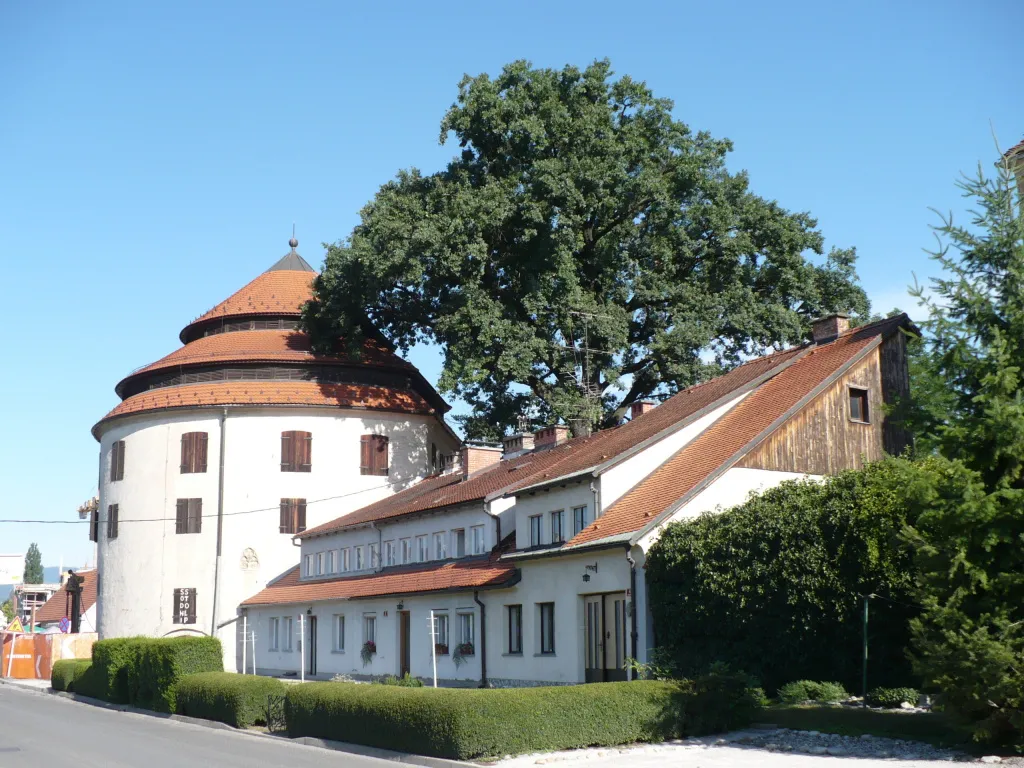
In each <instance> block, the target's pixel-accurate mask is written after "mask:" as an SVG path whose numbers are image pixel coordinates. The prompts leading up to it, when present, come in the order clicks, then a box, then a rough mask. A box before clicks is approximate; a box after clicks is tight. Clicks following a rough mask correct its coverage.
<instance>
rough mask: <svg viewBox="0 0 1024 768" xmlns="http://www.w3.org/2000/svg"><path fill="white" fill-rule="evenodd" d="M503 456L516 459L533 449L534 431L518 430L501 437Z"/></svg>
mask: <svg viewBox="0 0 1024 768" xmlns="http://www.w3.org/2000/svg"><path fill="white" fill-rule="evenodd" d="M501 448H502V451H501V458H503V459H514V458H515V457H516V456H522V455H523V454H524V453H529V452H530V451H532V450H533V433H532V432H516V434H514V435H508V436H507V437H503V438H502V439H501Z"/></svg>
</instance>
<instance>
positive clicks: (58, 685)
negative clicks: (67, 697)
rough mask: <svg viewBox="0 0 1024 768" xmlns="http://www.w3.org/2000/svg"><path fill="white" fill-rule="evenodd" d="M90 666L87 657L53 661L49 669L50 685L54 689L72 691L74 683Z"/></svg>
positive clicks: (90, 663)
mask: <svg viewBox="0 0 1024 768" xmlns="http://www.w3.org/2000/svg"><path fill="white" fill-rule="evenodd" d="M91 666H92V662H91V661H89V660H88V659H62V660H60V661H57V662H54V664H53V669H52V670H51V671H50V685H51V686H52V687H53V690H55V691H74V690H76V687H75V684H76V682H77V681H78V680H80V679H81V677H82V675H83V674H84V673H85V672H86V671H87V670H88V669H89V667H91Z"/></svg>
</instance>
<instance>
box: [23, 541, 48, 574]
mask: <svg viewBox="0 0 1024 768" xmlns="http://www.w3.org/2000/svg"><path fill="white" fill-rule="evenodd" d="M21 580H22V581H23V582H25V583H26V584H42V583H43V580H44V575H43V556H42V554H41V553H40V552H39V546H38V545H37V544H36V543H35V542H34V541H33V542H32V543H31V544H29V545H28V552H26V553H25V571H24V573H23V574H22V579H21Z"/></svg>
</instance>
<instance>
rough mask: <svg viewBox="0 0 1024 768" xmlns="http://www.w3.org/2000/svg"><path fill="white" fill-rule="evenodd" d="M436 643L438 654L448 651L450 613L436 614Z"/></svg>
mask: <svg viewBox="0 0 1024 768" xmlns="http://www.w3.org/2000/svg"><path fill="white" fill-rule="evenodd" d="M434 645H435V648H436V653H437V655H438V656H445V655H447V653H448V614H447V613H435V614H434Z"/></svg>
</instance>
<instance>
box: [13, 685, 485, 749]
mask: <svg viewBox="0 0 1024 768" xmlns="http://www.w3.org/2000/svg"><path fill="white" fill-rule="evenodd" d="M0 683H2V684H4V685H10V686H11V687H12V688H17V689H19V690H22V691H28V692H30V693H38V694H43V695H46V694H49V695H52V696H59V697H60V698H62V699H70V700H71V701H75V702H78V703H79V704H87V705H89V706H93V707H99V708H100V709H109V710H112V711H114V712H127V713H129V714H133V715H145V716H147V717H155V718H158V719H160V720H174V721H176V722H179V723H189V724H191V725H198V726H201V727H203V728H212V729H214V730H218V731H232V732H234V733H238V734H241V735H242V736H249V737H253V738H257V739H274V740H276V741H280V742H284V743H286V744H302V745H304V746H307V747H314V748H318V749H325V750H330V751H332V752H346V753H348V754H352V755H359V756H361V757H375V758H377V759H379V760H389V761H391V762H393V763H405V764H406V765H422V766H424V768H458V767H460V766H462V767H464V766H469V765H476V764H475V763H467V762H462V761H459V760H448V759H446V758H441V757H428V756H427V755H413V754H410V753H408V752H396V751H395V750H391V749H381V748H379V747H367V746H364V745H362V744H351V743H349V742H346V741H333V740H332V739H318V738H315V737H313V736H297V737H295V738H290V737H288V736H278V735H275V734H271V733H260V732H259V731H250V730H247V729H245V728H235V727H234V726H233V725H228V724H227V723H222V722H219V721H217V720H205V719H203V718H201V717H189V716H188V715H172V714H167V713H165V712H154V711H153V710H150V709H141V708H139V707H133V706H131V705H130V704H112V703H110V702H109V701H103V700H102V699H94V698H92V697H91V696H83V695H81V694H80V693H68V692H67V691H55V690H54V689H53V688H37V687H34V686H29V685H22V684H19V683H15V682H12V681H10V680H5V679H4V678H0Z"/></svg>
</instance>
